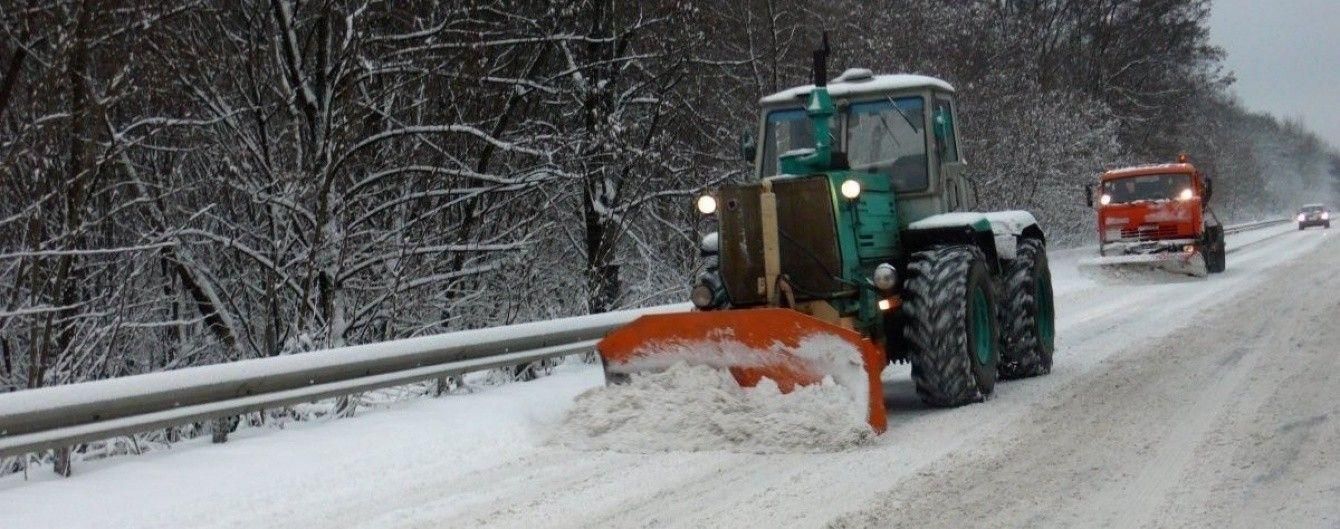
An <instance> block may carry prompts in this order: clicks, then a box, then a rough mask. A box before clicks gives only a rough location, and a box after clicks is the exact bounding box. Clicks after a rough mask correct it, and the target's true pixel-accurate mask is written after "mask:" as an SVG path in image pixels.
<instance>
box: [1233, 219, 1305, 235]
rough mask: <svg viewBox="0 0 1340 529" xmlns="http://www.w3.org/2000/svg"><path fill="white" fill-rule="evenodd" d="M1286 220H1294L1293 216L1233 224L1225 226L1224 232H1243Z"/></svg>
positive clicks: (1282, 222)
mask: <svg viewBox="0 0 1340 529" xmlns="http://www.w3.org/2000/svg"><path fill="white" fill-rule="evenodd" d="M1286 222H1293V218H1291V217H1286V218H1282V219H1270V220H1258V221H1254V222H1244V223H1241V224H1233V225H1231V226H1224V234H1225V235H1227V234H1230V233H1241V232H1244V231H1252V230H1258V229H1261V228H1265V227H1268V226H1274V225H1276V224H1284V223H1286Z"/></svg>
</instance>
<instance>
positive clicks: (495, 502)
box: [0, 226, 1340, 529]
mask: <svg viewBox="0 0 1340 529" xmlns="http://www.w3.org/2000/svg"><path fill="white" fill-rule="evenodd" d="M1333 233H1340V231H1336V232H1332V231H1320V230H1312V231H1307V232H1296V231H1293V228H1292V227H1291V226H1283V227H1276V228H1272V229H1270V230H1265V231H1262V232H1257V233H1251V234H1243V235H1234V236H1230V241H1229V242H1230V245H1231V246H1233V247H1234V248H1235V251H1233V253H1230V255H1229V258H1228V272H1227V273H1225V274H1222V275H1216V276H1212V277H1211V278H1209V279H1208V280H1191V281H1182V282H1174V283H1163V284H1146V285H1134V286H1131V285H1113V284H1101V283H1095V282H1093V281H1090V280H1087V279H1085V278H1083V277H1081V276H1079V275H1078V274H1077V273H1076V272H1075V270H1074V267H1073V265H1074V261H1075V260H1077V259H1078V258H1079V257H1080V256H1081V254H1080V253H1079V252H1056V253H1054V254H1053V269H1054V275H1055V277H1056V281H1057V304H1058V306H1057V313H1058V316H1059V319H1058V322H1057V323H1058V333H1059V334H1058V347H1057V354H1056V366H1055V369H1054V371H1053V372H1052V374H1051V375H1049V376H1046V377H1041V378H1036V379H1029V380H1022V381H1014V382H1008V383H1004V384H1002V385H998V386H997V393H996V395H995V397H994V398H992V399H991V400H989V401H987V402H985V403H982V404H977V405H972V406H967V407H963V408H958V409H953V410H930V409H926V408H924V407H923V406H921V405H920V404H919V403H918V402H917V400H916V398H915V396H914V394H913V391H912V387H911V382H910V381H909V380H908V379H907V374H906V367H899V366H894V367H892V368H890V369H889V370H888V372H886V373H885V376H886V379H887V381H886V384H885V393H886V401H887V404H888V406H889V413H890V417H889V425H890V428H889V432H888V433H887V434H886V435H884V436H882V437H880V438H878V439H877V440H875V441H874V442H873V443H872V444H869V445H867V446H863V447H861V448H857V449H853V450H850V451H843V452H838V453H818V454H815V453H797V454H770V455H756V454H743V453H733V452H729V451H713V452H671V453H655V454H625V453H613V452H599V451H597V452H577V451H573V450H568V449H564V448H560V447H555V446H551V445H549V444H548V443H546V442H545V432H546V431H547V430H548V429H552V427H553V425H554V424H555V422H556V421H558V420H559V418H560V417H561V415H562V412H563V410H564V409H565V408H566V406H568V404H567V403H568V402H570V399H571V397H572V396H573V395H575V394H576V393H578V392H580V391H582V390H584V389H586V388H588V387H590V386H594V385H598V384H599V375H598V371H597V370H594V369H591V368H577V369H573V370H568V371H565V372H563V373H560V374H559V375H557V376H554V377H550V378H549V379H544V380H541V381H538V382H535V383H527V384H513V385H509V386H505V387H502V388H496V389H492V390H485V391H481V392H480V393H479V394H476V395H466V396H461V397H448V398H443V399H435V400H432V401H429V402H427V403H418V404H408V405H404V406H401V407H399V408H392V409H390V410H377V411H373V412H370V413H368V414H366V415H365V416H363V417H358V418H354V419H349V420H341V421H335V422H332V423H328V424H318V425H307V426H303V427H299V428H294V429H293V431H273V430H268V431H267V430H259V431H257V432H255V433H252V434H248V435H243V436H238V437H237V439H236V440H235V441H233V442H231V443H229V444H228V445H226V446H221V447H215V446H209V445H206V444H199V443H196V444H187V445H182V446H181V447H179V448H174V449H172V450H167V451H163V452H174V453H168V454H161V453H155V454H151V455H147V456H140V457H134V458H115V459H113V460H109V461H104V462H98V463H88V464H84V465H80V466H77V471H78V472H80V474H79V475H76V476H75V477H74V478H72V479H68V480H59V479H55V478H50V477H46V475H45V473H44V474H43V475H42V476H34V477H33V478H32V479H31V481H29V482H23V481H21V480H18V479H15V478H14V477H13V476H11V477H8V478H5V479H3V480H0V504H4V505H11V506H16V507H17V509H15V510H11V509H9V508H7V509H6V511H8V513H9V514H0V517H4V518H0V519H5V520H6V521H7V523H6V524H5V527H16V528H18V527H125V526H133V527H172V528H180V527H192V528H200V527H237V528H247V529H257V528H268V527H274V528H285V529H289V528H292V527H310V528H325V527H355V528H369V529H391V528H394V529H405V528H442V527H507V528H533V527H573V528H578V527H657V528H659V527H769V528H771V527H841V528H848V527H856V528H864V527H1131V528H1139V527H1262V526H1269V527H1328V528H1334V527H1340V374H1338V373H1340V348H1338V347H1337V346H1336V344H1338V343H1340V326H1337V325H1336V323H1337V318H1340V296H1337V293H1340V237H1335V236H1332V234H1333ZM551 379H552V380H551ZM87 513H94V514H87Z"/></svg>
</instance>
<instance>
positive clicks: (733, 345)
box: [596, 308, 888, 433]
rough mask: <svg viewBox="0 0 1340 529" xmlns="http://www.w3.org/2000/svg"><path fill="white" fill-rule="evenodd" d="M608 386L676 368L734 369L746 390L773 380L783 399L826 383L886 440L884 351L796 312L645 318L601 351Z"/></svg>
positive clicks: (621, 331)
mask: <svg viewBox="0 0 1340 529" xmlns="http://www.w3.org/2000/svg"><path fill="white" fill-rule="evenodd" d="M596 350H597V351H599V352H600V358H601V360H602V362H603V364H604V366H605V378H606V380H607V381H617V380H619V379H621V378H625V377H627V376H628V375H629V374H632V373H640V372H647V371H660V370H664V369H666V368H668V367H670V366H671V365H674V364H676V363H680V362H683V363H686V364H690V365H705V366H711V367H715V368H720V369H729V370H730V373H731V375H733V376H734V377H735V381H736V382H738V383H739V384H740V385H741V386H743V387H753V386H756V385H757V384H758V383H759V382H760V381H762V380H763V379H764V378H767V379H771V380H772V381H773V382H775V383H776V384H777V387H778V388H779V389H780V390H781V391H782V392H783V393H788V392H790V391H792V390H793V389H795V387H796V386H805V385H810V384H817V383H819V382H821V381H823V379H824V377H832V379H833V381H834V382H836V383H838V384H839V385H841V386H843V387H845V388H847V389H848V390H849V391H850V392H851V395H852V397H853V398H854V399H855V401H856V402H857V403H859V404H860V405H862V406H864V407H865V408H866V417H867V422H868V423H869V424H870V427H871V428H872V429H874V431H875V432H876V433H883V432H884V430H885V429H886V428H887V425H888V419H887V416H886V415H885V411H884V391H883V388H882V386H881V385H880V372H882V371H883V370H884V366H885V364H886V360H885V357H884V353H883V351H881V350H880V349H879V347H877V346H876V345H875V344H874V343H872V342H870V341H869V340H866V339H865V338H864V337H862V336H861V335H860V334H858V333H856V332H855V331H852V330H849V329H844V328H842V327H838V326H836V325H832V324H829V323H826V322H824V321H821V320H818V319H815V318H812V317H810V316H807V315H804V314H801V313H799V312H796V311H794V310H790V309H779V308H762V309H742V310H723V311H706V312H682V313H675V314H656V315H648V316H642V317H640V318H638V319H636V320H634V321H633V322H632V323H630V324H628V325H626V326H624V327H621V328H619V329H617V330H615V331H614V332H611V333H609V334H608V335H607V336H605V339H603V340H601V341H600V343H598V344H597V345H596Z"/></svg>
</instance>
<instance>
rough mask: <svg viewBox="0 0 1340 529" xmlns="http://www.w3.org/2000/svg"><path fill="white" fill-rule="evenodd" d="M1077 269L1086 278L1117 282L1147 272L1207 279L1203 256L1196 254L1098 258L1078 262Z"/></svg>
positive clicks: (1162, 253) (1151, 254)
mask: <svg viewBox="0 0 1340 529" xmlns="http://www.w3.org/2000/svg"><path fill="white" fill-rule="evenodd" d="M1079 269H1080V270H1081V271H1083V272H1085V273H1088V274H1090V275H1100V276H1103V277H1107V278H1113V279H1119V280H1120V279H1129V278H1130V277H1131V276H1134V275H1140V274H1143V273H1147V272H1155V273H1164V272H1166V273H1169V274H1173V275H1181V276H1191V277H1205V276H1207V275H1209V274H1208V269H1207V268H1206V266H1205V256H1204V255H1203V254H1201V253H1200V252H1192V253H1184V252H1176V253H1174V252H1161V253H1148V254H1133V255H1114V256H1108V257H1098V258H1094V259H1085V260H1082V261H1080V262H1079Z"/></svg>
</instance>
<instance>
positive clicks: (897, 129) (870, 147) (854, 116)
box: [846, 97, 929, 193]
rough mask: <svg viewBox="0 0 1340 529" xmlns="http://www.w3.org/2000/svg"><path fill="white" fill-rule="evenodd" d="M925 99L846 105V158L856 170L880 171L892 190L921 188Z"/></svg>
mask: <svg viewBox="0 0 1340 529" xmlns="http://www.w3.org/2000/svg"><path fill="white" fill-rule="evenodd" d="M924 109H925V103H924V102H923V101H922V99H921V98H920V97H900V98H897V99H892V98H889V99H884V100H881V101H869V102H862V103H852V104H851V106H850V107H848V108H847V138H846V140H847V141H846V148H847V159H848V160H849V161H850V163H851V168H852V169H853V170H857V171H869V172H872V173H884V174H886V175H888V176H889V180H890V181H891V182H892V183H893V190H894V191H896V192H900V193H901V192H908V191H923V190H925V189H926V187H927V185H928V183H929V178H928V175H927V173H926V123H925V112H924Z"/></svg>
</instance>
